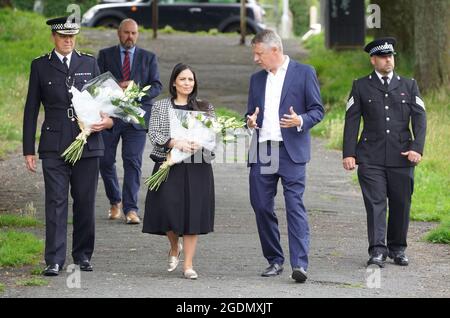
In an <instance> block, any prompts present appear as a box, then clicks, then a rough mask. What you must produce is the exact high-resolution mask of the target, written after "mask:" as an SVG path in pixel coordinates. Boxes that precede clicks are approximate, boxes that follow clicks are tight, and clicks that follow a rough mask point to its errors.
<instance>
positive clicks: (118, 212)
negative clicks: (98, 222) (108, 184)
mask: <svg viewBox="0 0 450 318" xmlns="http://www.w3.org/2000/svg"><path fill="white" fill-rule="evenodd" d="M121 216H122V203H120V202H119V203H116V204H112V205H111V208H110V209H109V211H108V218H109V219H110V220H118V219H120V218H121Z"/></svg>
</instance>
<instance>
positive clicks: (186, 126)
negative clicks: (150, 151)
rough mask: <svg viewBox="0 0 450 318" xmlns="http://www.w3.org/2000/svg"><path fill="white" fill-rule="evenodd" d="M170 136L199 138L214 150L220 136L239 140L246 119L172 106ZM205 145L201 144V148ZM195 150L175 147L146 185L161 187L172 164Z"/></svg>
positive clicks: (221, 138)
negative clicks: (184, 150) (213, 114)
mask: <svg viewBox="0 0 450 318" xmlns="http://www.w3.org/2000/svg"><path fill="white" fill-rule="evenodd" d="M169 117H170V137H171V138H174V139H185V140H188V141H192V142H195V143H196V144H198V145H199V146H200V147H203V148H204V149H207V150H209V151H214V149H215V147H216V137H219V139H220V141H222V142H224V143H227V142H230V141H235V140H236V138H237V136H238V135H240V134H242V128H243V127H244V126H245V123H244V122H242V121H238V120H237V119H236V118H234V117H227V116H220V117H214V116H211V115H209V114H208V113H205V112H200V111H185V110H178V109H172V108H171V109H169ZM200 149H201V148H200ZM192 155H193V154H192V153H191V152H183V151H181V150H179V149H177V148H172V149H171V150H170V152H169V154H168V155H167V159H166V160H165V161H164V162H163V163H162V164H161V166H160V167H159V169H158V171H157V172H155V173H154V174H153V175H152V176H150V177H149V178H147V179H146V180H145V185H147V187H148V188H149V189H150V190H151V191H153V190H154V191H157V190H158V188H159V186H160V185H161V183H162V182H164V181H166V180H167V177H168V176H169V171H170V167H172V166H173V165H175V164H177V163H180V162H181V161H183V160H185V159H187V158H189V157H191V156H192Z"/></svg>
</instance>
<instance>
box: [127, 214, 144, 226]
mask: <svg viewBox="0 0 450 318" xmlns="http://www.w3.org/2000/svg"><path fill="white" fill-rule="evenodd" d="M126 222H127V224H139V223H141V220H140V219H139V217H138V215H137V213H136V211H130V212H128V213H127V215H126Z"/></svg>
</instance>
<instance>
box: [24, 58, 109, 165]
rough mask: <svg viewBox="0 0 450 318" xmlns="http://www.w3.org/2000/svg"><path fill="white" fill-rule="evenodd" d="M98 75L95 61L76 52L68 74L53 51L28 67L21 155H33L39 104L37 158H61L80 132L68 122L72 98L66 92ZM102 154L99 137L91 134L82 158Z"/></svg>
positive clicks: (102, 148)
mask: <svg viewBox="0 0 450 318" xmlns="http://www.w3.org/2000/svg"><path fill="white" fill-rule="evenodd" d="M98 75H100V71H99V69H98V66H97V62H96V60H95V58H94V57H93V56H91V55H88V54H84V53H80V52H78V51H76V50H74V51H73V53H72V58H71V61H70V68H69V73H68V74H67V73H66V69H65V68H64V65H63V64H62V63H61V60H60V59H59V58H58V57H57V56H56V54H55V52H54V51H52V52H50V53H48V54H45V55H43V56H41V57H38V58H36V59H35V60H34V61H33V62H32V63H31V72H30V81H29V84H28V95H27V101H26V104H25V110H24V118H23V154H24V155H34V154H35V146H34V145H35V140H36V126H37V118H38V115H39V108H40V105H41V103H42V104H43V105H44V110H45V120H44V122H43V124H42V129H41V137H40V141H39V148H38V152H39V157H40V158H42V159H43V158H60V157H61V154H62V153H63V152H64V150H66V148H67V147H68V146H69V145H70V144H71V143H72V142H73V141H74V140H75V137H76V136H77V135H78V134H79V132H80V129H79V127H78V124H77V122H76V121H75V120H74V121H72V119H71V118H70V115H71V114H70V112H69V109H73V108H72V105H71V98H72V96H71V94H70V93H69V91H68V90H69V88H70V86H71V85H74V86H75V87H76V88H77V89H79V90H81V88H82V87H83V85H84V84H85V83H86V82H87V81H89V80H90V79H92V78H94V77H96V76H98ZM69 114H70V115H69ZM103 150H104V144H103V139H102V137H101V134H99V133H93V134H91V135H90V136H89V137H88V139H87V145H86V146H85V147H84V149H83V154H82V157H83V158H85V157H96V156H103Z"/></svg>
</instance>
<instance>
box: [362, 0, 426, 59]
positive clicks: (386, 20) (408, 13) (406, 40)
mask: <svg viewBox="0 0 450 318" xmlns="http://www.w3.org/2000/svg"><path fill="white" fill-rule="evenodd" d="M414 1H415V0H414ZM414 1H411V0H395V1H392V0H372V1H371V3H373V4H377V5H379V6H380V9H381V28H380V29H375V38H378V37H385V36H393V37H395V38H397V40H398V43H397V46H396V50H397V51H400V52H402V53H403V54H406V55H413V54H414V24H415V20H414V5H413V4H414ZM422 1H423V0H422ZM424 2H426V1H424Z"/></svg>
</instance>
